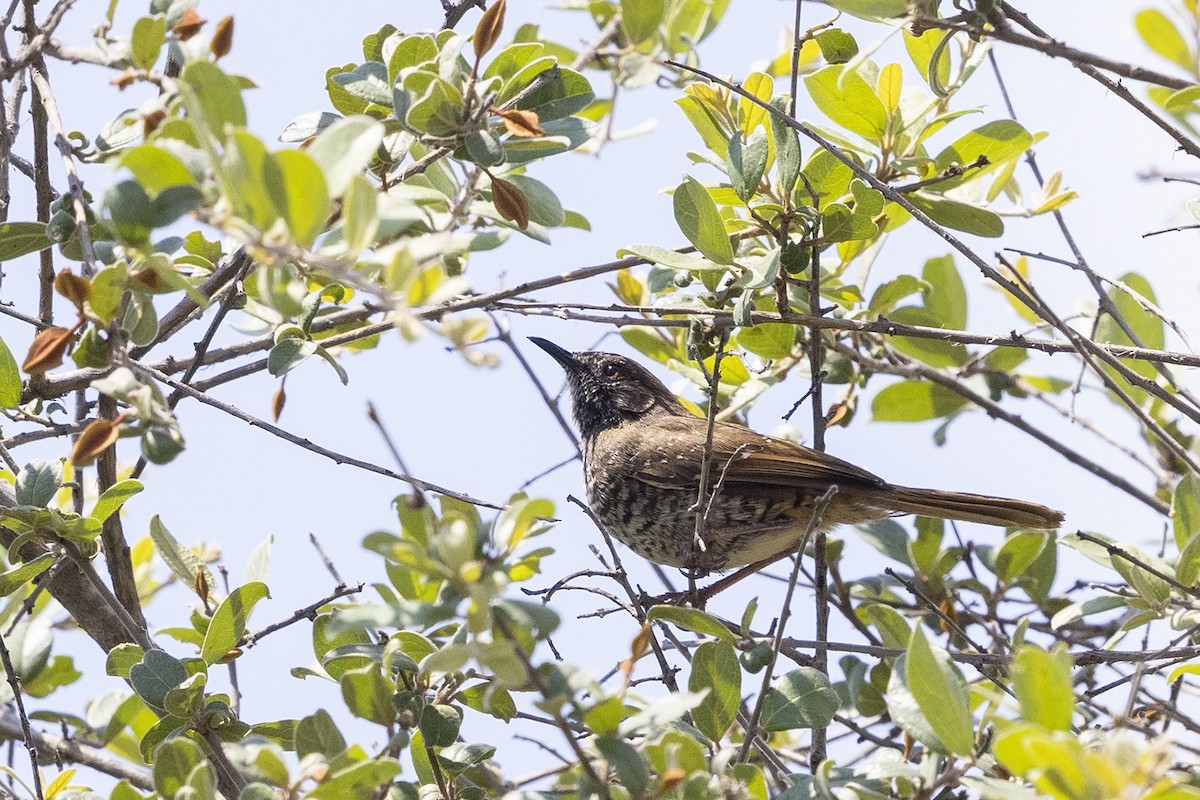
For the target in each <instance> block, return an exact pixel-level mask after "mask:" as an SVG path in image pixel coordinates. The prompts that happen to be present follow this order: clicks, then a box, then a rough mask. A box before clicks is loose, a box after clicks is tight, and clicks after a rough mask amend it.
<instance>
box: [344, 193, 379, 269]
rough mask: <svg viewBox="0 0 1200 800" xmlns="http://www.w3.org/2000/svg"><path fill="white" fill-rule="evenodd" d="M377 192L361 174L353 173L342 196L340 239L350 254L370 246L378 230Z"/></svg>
mask: <svg viewBox="0 0 1200 800" xmlns="http://www.w3.org/2000/svg"><path fill="white" fill-rule="evenodd" d="M378 198H379V192H378V191H376V189H375V187H374V186H373V185H372V184H371V182H370V181H369V180H367V179H366V178H364V177H363V176H362V175H355V176H354V177H353V178H351V180H350V185H349V186H348V187H347V189H346V193H345V195H344V196H343V198H342V241H344V242H345V243H346V247H347V248H348V249H349V251H350V253H351V254H357V253H359V252H360V251H362V250H365V249H366V248H368V247H370V246H371V244H372V243H374V241H375V234H376V233H377V232H378V231H379V204H378Z"/></svg>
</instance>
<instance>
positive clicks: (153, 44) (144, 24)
mask: <svg viewBox="0 0 1200 800" xmlns="http://www.w3.org/2000/svg"><path fill="white" fill-rule="evenodd" d="M166 38H167V20H166V17H161V16H153V17H142V18H141V19H139V20H138V21H137V22H135V23H133V35H132V36H131V37H130V39H129V55H130V58H131V59H132V60H133V65H134V66H135V67H138V68H139V69H145V70H148V69H150V68H151V67H153V66H154V62H155V61H158V54H159V52H160V51H161V50H162V46H163V43H164V42H165V41H166Z"/></svg>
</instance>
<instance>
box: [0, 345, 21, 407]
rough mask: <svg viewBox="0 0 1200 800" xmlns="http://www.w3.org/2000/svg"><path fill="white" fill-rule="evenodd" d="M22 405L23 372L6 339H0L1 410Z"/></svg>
mask: <svg viewBox="0 0 1200 800" xmlns="http://www.w3.org/2000/svg"><path fill="white" fill-rule="evenodd" d="M20 403H21V370H20V368H18V367H17V360H16V359H15V358H13V354H12V351H11V350H9V349H8V345H6V344H5V343H4V339H0V408H10V409H11V408H16V407H17V406H18V405H20Z"/></svg>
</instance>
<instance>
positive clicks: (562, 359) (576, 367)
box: [529, 336, 584, 374]
mask: <svg viewBox="0 0 1200 800" xmlns="http://www.w3.org/2000/svg"><path fill="white" fill-rule="evenodd" d="M529 341H531V342H533V343H534V344H536V345H537V346H538V347H540V348H542V349H543V350H545V351H546V352H547V353H549V354H550V355H551V357H553V358H554V360H555V361H557V362H558V363H559V365H560V366H562V368H563V369H565V370H566V371H567V372H568V373H574V374H578V373H580V372H583V371H584V367H583V365H582V364H580V363H579V361H578V359H576V358H575V355H574V354H573V353H572V352H571V351H570V350H564V349H563V348H561V347H559V346H558V345H556V344H555V343H554V342H551V341H550V340H548V339H543V338H541V337H540V336H530V337H529Z"/></svg>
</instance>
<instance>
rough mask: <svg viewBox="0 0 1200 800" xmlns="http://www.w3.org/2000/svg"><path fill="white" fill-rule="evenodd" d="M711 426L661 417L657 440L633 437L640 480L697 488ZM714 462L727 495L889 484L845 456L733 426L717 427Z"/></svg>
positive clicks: (630, 450)
mask: <svg viewBox="0 0 1200 800" xmlns="http://www.w3.org/2000/svg"><path fill="white" fill-rule="evenodd" d="M707 424H708V423H707V421H706V420H703V419H701V418H699V417H691V416H688V417H684V416H673V417H661V418H659V419H656V420H655V426H654V427H655V432H654V435H653V436H644V435H643V436H637V437H631V438H630V440H629V442H628V443H627V449H626V452H627V455H628V456H629V462H630V466H632V467H634V469H635V471H636V474H637V477H638V478H639V479H640V480H642V481H644V482H646V483H649V484H651V485H655V486H662V487H664V488H679V487H680V486H681V485H682V486H695V485H696V465H697V464H699V463H700V462H701V460H702V459H703V454H704V443H705V440H706V438H707ZM635 427H636V426H635ZM711 459H712V460H711V462H710V467H709V475H710V479H711V480H712V481H713V482H714V483H715V482H716V481H718V480H720V481H721V482H722V485H723V486H724V488H725V490H727V491H737V489H738V487H739V486H742V487H744V490H745V491H749V492H753V491H754V488H755V487H765V486H772V487H796V488H807V487H813V486H814V485H820V486H828V485H829V484H831V483H842V484H847V485H859V486H862V485H864V484H865V485H868V486H882V485H884V482H883V480H882V479H881V478H879V477H877V476H876V475H873V474H871V473H870V472H867V471H866V470H865V469H862V468H860V467H856V466H854V465H853V464H850V463H848V462H846V461H842V460H841V459H840V458H834V457H833V456H831V455H828V454H826V453H822V452H820V451H818V450H813V449H811V448H808V447H804V446H803V445H799V444H796V443H794V442H789V441H787V440H784V439H776V438H773V437H770V436H763V435H762V434H759V433H755V432H754V431H752V430H750V429H749V428H746V427H743V426H741V425H735V424H733V423H729V422H717V423H716V424H715V425H714V426H713V439H712V450H711Z"/></svg>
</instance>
